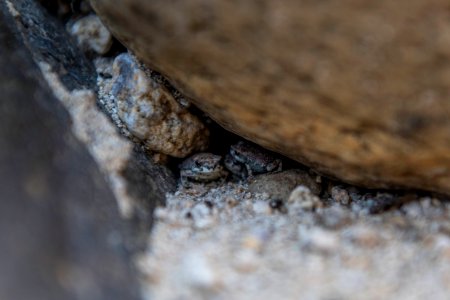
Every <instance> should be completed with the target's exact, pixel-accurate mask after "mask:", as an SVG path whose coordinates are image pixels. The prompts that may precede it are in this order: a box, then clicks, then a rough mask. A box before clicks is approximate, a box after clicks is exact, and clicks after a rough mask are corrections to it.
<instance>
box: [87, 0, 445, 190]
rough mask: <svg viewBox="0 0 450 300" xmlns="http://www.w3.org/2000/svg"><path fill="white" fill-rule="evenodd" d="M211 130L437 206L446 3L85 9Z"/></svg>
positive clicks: (146, 4) (203, 0)
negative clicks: (422, 194)
mask: <svg viewBox="0 0 450 300" xmlns="http://www.w3.org/2000/svg"><path fill="white" fill-rule="evenodd" d="M91 4H92V6H93V8H94V9H95V10H96V11H97V12H98V14H99V15H100V17H101V18H102V19H103V20H104V21H105V23H106V24H107V25H108V26H109V27H110V28H111V30H112V31H113V33H114V34H115V35H116V36H117V37H118V38H119V39H120V40H121V41H122V42H123V43H124V44H125V45H126V46H127V47H129V48H130V49H131V50H132V51H134V52H135V54H136V55H137V56H138V57H139V58H141V59H142V60H143V61H144V62H145V63H147V64H148V65H149V66H151V67H153V68H156V70H159V71H161V72H162V73H164V74H165V75H167V76H169V78H170V80H171V81H172V82H173V83H174V84H175V86H177V87H178V88H179V89H180V90H181V91H182V92H184V93H185V94H186V95H187V96H190V97H191V98H192V99H193V101H195V104H197V105H198V106H199V107H200V108H201V109H203V110H204V111H206V112H208V114H210V115H211V116H212V117H213V118H214V119H215V120H216V121H218V122H219V123H220V124H222V125H223V126H224V127H226V128H228V129H230V130H231V131H233V132H236V133H238V134H240V135H242V136H243V137H245V138H248V139H250V140H252V141H255V142H257V143H259V144H260V145H263V146H265V147H267V148H269V149H271V150H274V151H277V152H281V153H283V154H285V155H287V156H289V157H291V158H294V159H296V160H298V161H300V162H302V163H305V164H307V165H309V166H312V167H314V168H316V169H317V170H319V171H321V172H323V173H326V174H329V175H333V176H336V177H339V178H340V179H343V180H345V181H348V182H351V183H357V184H361V185H365V186H368V187H412V188H422V189H429V190H434V191H439V192H444V193H447V194H448V193H450V167H449V166H450V152H449V151H448V149H449V148H450V126H449V122H450V121H449V120H450V118H449V116H450V113H449V112H450V102H449V101H448V99H449V97H450V88H449V87H450V71H449V70H450V38H449V34H448V33H449V30H450V10H449V9H448V1H447V0H432V1H423V0H413V1H411V0H400V1H390V0H382V1H371V2H367V1H366V2H363V3H360V2H358V1H353V0H344V1H341V0H331V1H302V2H301V3H299V2H298V1H295V0H281V1H269V0H267V1H241V2H235V1H233V2H230V1H224V0H216V1H210V0H194V1H176V2H167V1H162V0H160V1H145V0H127V1H115V2H114V3H112V2H111V1H109V0H93V1H91Z"/></svg>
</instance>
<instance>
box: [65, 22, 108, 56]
mask: <svg viewBox="0 0 450 300" xmlns="http://www.w3.org/2000/svg"><path fill="white" fill-rule="evenodd" d="M69 33H70V34H71V35H72V36H74V37H75V38H76V40H77V42H78V45H79V46H80V48H81V49H83V51H85V52H87V53H89V52H95V53H97V54H105V53H106V52H108V51H109V49H110V48H111V45H112V43H113V39H112V35H111V33H110V32H109V30H108V29H107V28H106V27H105V25H103V23H102V22H101V21H100V19H99V18H98V17H97V16H96V15H88V16H85V17H82V18H81V19H78V20H76V21H75V22H74V23H73V24H71V26H70V28H69Z"/></svg>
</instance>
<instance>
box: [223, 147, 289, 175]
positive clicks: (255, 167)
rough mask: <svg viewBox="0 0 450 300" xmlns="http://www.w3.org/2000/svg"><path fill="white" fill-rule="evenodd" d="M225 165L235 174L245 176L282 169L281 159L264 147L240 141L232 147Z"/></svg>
mask: <svg viewBox="0 0 450 300" xmlns="http://www.w3.org/2000/svg"><path fill="white" fill-rule="evenodd" d="M225 167H226V168H227V169H228V170H230V171H231V172H232V173H233V174H235V175H237V176H239V177H241V178H245V177H247V176H253V175H255V174H261V173H269V172H275V171H281V168H282V164H281V160H280V159H277V158H275V157H274V156H273V155H271V154H270V153H269V152H268V151H266V150H264V149H263V148H261V147H259V146H256V145H254V144H251V143H249V142H245V141H240V142H238V143H237V144H235V145H232V146H231V147H230V153H229V154H228V155H227V156H226V157H225Z"/></svg>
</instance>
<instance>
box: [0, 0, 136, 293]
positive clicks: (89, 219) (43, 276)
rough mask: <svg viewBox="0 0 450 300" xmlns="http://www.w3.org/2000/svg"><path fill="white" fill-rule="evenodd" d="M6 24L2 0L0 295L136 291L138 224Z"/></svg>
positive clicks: (7, 18)
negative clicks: (122, 208) (122, 211)
mask: <svg viewBox="0 0 450 300" xmlns="http://www.w3.org/2000/svg"><path fill="white" fill-rule="evenodd" d="M14 26H15V25H14V20H13V19H12V18H10V17H9V13H8V12H7V8H6V6H5V2H3V1H0V92H1V95H2V96H1V97H2V99H1V101H0V182H1V183H0V198H1V201H0V236H1V239H2V240H1V242H0V265H1V268H0V299H36V300H59V299H69V300H71V299H87V300H93V299H139V298H140V296H139V286H138V282H137V278H136V277H137V276H136V272H135V270H133V267H132V264H131V253H130V251H129V250H130V249H129V248H128V247H127V243H126V242H125V240H133V239H134V237H135V236H136V235H137V232H136V231H135V230H133V229H134V226H133V224H132V223H131V222H125V221H124V220H122V219H121V218H120V215H119V212H118V209H117V205H116V202H115V200H114V196H113V194H112V192H111V191H110V189H109V187H108V185H107V183H106V182H105V181H104V180H103V177H102V175H101V173H100V172H99V169H98V166H97V164H96V163H95V161H94V160H93V159H92V157H91V156H90V155H89V153H88V151H87V149H86V148H85V147H84V145H83V144H82V143H80V142H79V141H78V140H77V139H76V138H75V136H74V135H73V133H72V131H71V120H70V118H69V115H68V114H67V112H66V111H65V110H64V108H63V106H62V105H61V104H60V103H59V101H58V100H57V99H55V97H53V96H52V94H51V91H50V90H49V89H48V86H46V85H45V84H44V82H45V81H44V80H43V78H42V75H41V74H40V71H39V69H38V68H37V67H36V65H35V63H34V62H33V61H32V59H31V54H30V53H29V52H28V51H27V49H26V47H25V46H24V45H23V43H21V42H19V40H18V39H17V34H13V31H12V29H11V28H13V27H14ZM141 247H142V246H141Z"/></svg>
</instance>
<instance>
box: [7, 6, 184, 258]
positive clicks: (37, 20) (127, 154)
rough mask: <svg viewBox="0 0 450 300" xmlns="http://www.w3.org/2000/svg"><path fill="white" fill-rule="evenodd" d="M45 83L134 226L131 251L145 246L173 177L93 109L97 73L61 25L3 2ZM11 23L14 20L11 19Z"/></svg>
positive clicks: (34, 10)
mask: <svg viewBox="0 0 450 300" xmlns="http://www.w3.org/2000/svg"><path fill="white" fill-rule="evenodd" d="M6 4H7V7H8V8H9V13H10V14H11V16H12V17H13V18H14V20H15V23H16V29H17V31H18V32H19V34H21V35H22V37H23V40H24V43H25V45H26V46H27V47H28V48H29V49H30V52H31V53H32V55H33V58H34V60H35V62H36V63H37V64H38V65H39V66H40V68H41V71H42V72H43V74H44V75H45V76H44V78H45V79H46V80H47V84H48V85H50V87H51V89H52V92H53V93H54V95H55V96H57V98H58V100H60V101H61V103H63V105H64V106H65V108H66V109H67V110H68V112H69V113H70V115H71V119H72V122H73V132H74V134H75V135H76V137H77V138H78V139H79V140H80V141H82V142H83V143H84V144H85V146H86V147H87V148H88V150H89V152H90V153H91V155H92V156H93V157H94V159H95V161H96V162H97V164H98V166H99V168H100V170H101V171H102V173H103V175H104V176H105V177H106V178H107V180H108V183H109V184H110V187H111V189H112V192H113V193H114V196H115V198H116V200H117V202H118V204H119V208H120V212H121V215H122V216H123V217H126V218H129V219H130V220H133V222H135V225H136V226H137V229H136V233H137V234H140V236H139V239H140V240H139V241H136V242H134V241H133V244H136V248H138V249H142V248H143V247H145V240H146V236H147V230H148V229H149V228H150V226H151V222H152V212H153V208H154V207H155V206H156V205H157V204H158V203H159V204H161V203H163V202H164V199H165V194H166V193H167V192H171V191H173V190H174V189H175V179H174V176H173V174H172V173H171V172H170V170H168V168H166V167H165V166H161V165H158V164H156V163H155V162H153V161H152V160H151V159H150V158H149V157H147V156H146V155H145V154H144V151H143V150H142V149H141V148H140V147H139V146H135V145H133V143H132V142H131V141H129V140H127V139H125V138H124V137H122V136H121V135H120V134H119V132H118V130H117V129H116V128H115V127H114V125H113V124H112V122H110V121H109V119H108V118H107V117H106V115H105V114H103V113H102V112H101V111H100V110H99V109H98V107H97V103H96V95H95V89H96V72H95V68H94V66H93V65H92V63H91V62H90V61H89V60H87V59H86V57H85V56H84V55H83V52H82V51H81V50H80V49H79V48H78V47H77V46H76V43H75V41H73V40H72V39H71V38H70V36H69V34H68V33H67V32H66V30H65V29H64V26H63V25H62V24H61V23H60V22H58V21H57V20H55V19H53V18H52V17H51V16H49V15H48V14H47V13H46V11H44V10H43V9H42V8H41V7H40V6H39V5H38V4H37V3H36V2H35V1H32V0H16V1H14V2H8V1H7V2H6ZM12 21H13V20H12Z"/></svg>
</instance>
